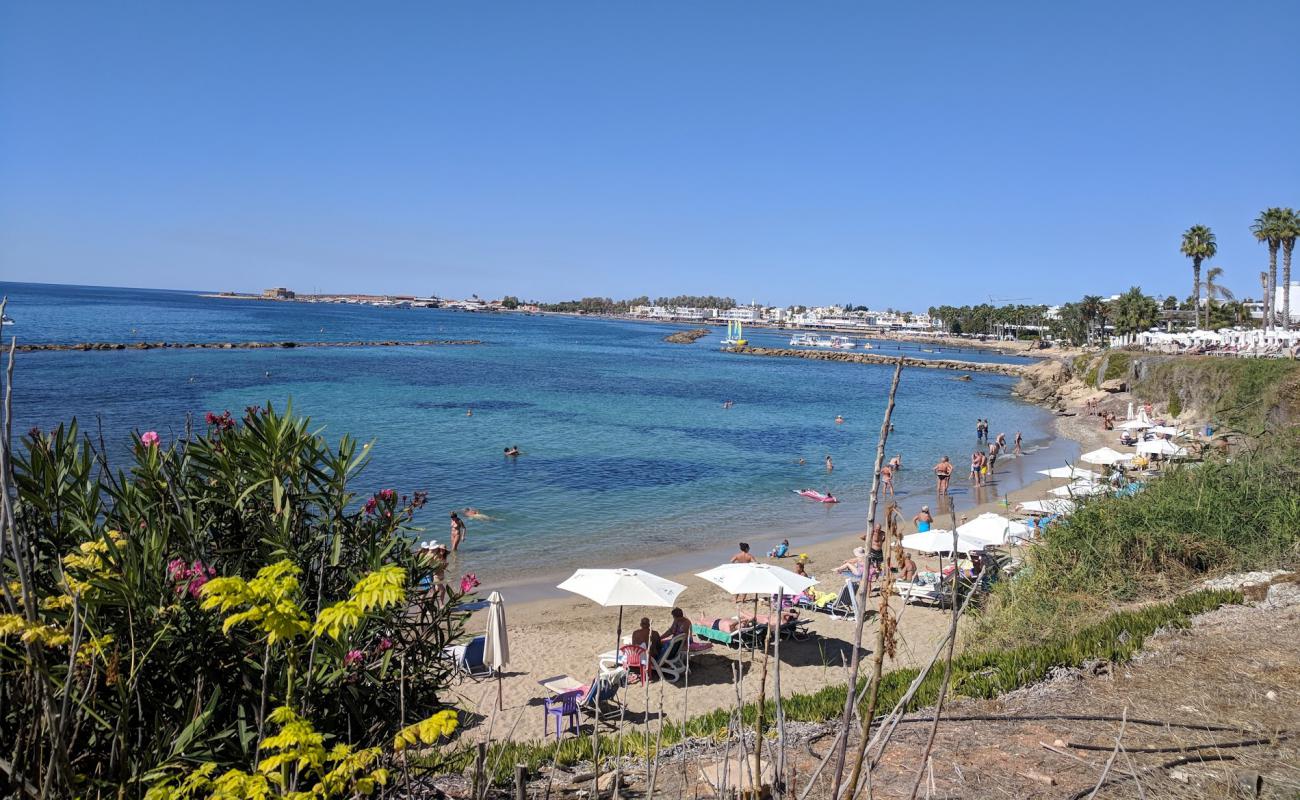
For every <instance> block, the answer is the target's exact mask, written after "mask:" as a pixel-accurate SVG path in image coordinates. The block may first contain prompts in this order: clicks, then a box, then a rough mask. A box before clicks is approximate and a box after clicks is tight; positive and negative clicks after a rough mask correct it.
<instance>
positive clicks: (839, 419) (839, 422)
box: [835, 414, 844, 425]
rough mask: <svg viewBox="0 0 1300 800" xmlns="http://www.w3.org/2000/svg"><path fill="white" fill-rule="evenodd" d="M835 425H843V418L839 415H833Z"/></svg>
mask: <svg viewBox="0 0 1300 800" xmlns="http://www.w3.org/2000/svg"><path fill="white" fill-rule="evenodd" d="M835 424H836V425H843V424H844V417H842V416H840V415H839V414H836V415H835Z"/></svg>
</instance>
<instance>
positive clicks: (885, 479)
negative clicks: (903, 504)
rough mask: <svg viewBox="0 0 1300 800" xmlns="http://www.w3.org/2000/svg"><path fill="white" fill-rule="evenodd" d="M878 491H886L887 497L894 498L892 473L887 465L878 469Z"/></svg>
mask: <svg viewBox="0 0 1300 800" xmlns="http://www.w3.org/2000/svg"><path fill="white" fill-rule="evenodd" d="M880 489H881V491H882V492H883V491H888V492H889V496H890V497H893V496H894V471H893V470H892V469H890V468H889V466H888V465H886V466H883V467H881V468H880Z"/></svg>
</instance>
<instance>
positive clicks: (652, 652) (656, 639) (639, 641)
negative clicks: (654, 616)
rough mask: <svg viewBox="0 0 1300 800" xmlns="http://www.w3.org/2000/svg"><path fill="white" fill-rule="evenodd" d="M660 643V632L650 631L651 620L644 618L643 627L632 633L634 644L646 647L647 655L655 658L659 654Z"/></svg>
mask: <svg viewBox="0 0 1300 800" xmlns="http://www.w3.org/2000/svg"><path fill="white" fill-rule="evenodd" d="M660 641H661V639H660V636H659V631H655V630H651V629H650V618H649V617H642V618H641V627H639V628H637V629H636V630H634V631H632V644H634V645H637V646H638V647H644V648H645V651H646V654H648V655H649V656H650V658H654V657H655V656H657V655H658V654H659V644H660Z"/></svg>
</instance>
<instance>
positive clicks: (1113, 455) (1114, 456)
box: [1079, 447, 1133, 467]
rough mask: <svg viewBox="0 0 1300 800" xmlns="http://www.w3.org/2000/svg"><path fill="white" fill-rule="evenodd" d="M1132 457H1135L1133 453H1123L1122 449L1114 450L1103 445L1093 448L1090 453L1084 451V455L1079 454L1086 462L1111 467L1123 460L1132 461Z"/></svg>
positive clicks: (1081, 459)
mask: <svg viewBox="0 0 1300 800" xmlns="http://www.w3.org/2000/svg"><path fill="white" fill-rule="evenodd" d="M1132 459H1133V456H1132V454H1129V453H1121V452H1120V451H1118V450H1113V449H1111V448H1109V447H1103V448H1100V449H1098V450H1093V451H1092V452H1090V453H1084V454H1083V455H1081V456H1079V460H1080V461H1083V462H1086V463H1088V464H1099V465H1101V466H1104V467H1109V466H1111V465H1113V464H1118V463H1119V462H1121V461H1131V460H1132Z"/></svg>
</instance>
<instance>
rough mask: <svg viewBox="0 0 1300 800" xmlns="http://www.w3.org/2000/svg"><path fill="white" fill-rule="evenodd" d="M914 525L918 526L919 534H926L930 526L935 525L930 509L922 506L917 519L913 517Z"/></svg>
mask: <svg viewBox="0 0 1300 800" xmlns="http://www.w3.org/2000/svg"><path fill="white" fill-rule="evenodd" d="M912 524H913V525H915V526H916V532H917V533H925V532H926V531H928V530H930V526H931V525H933V524H934V517H932V516H930V507H929V506H921V510H920V511H918V512H917V513H916V516H915V517H912Z"/></svg>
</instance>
